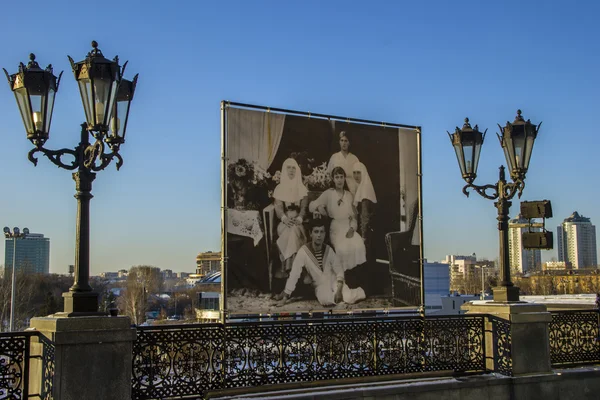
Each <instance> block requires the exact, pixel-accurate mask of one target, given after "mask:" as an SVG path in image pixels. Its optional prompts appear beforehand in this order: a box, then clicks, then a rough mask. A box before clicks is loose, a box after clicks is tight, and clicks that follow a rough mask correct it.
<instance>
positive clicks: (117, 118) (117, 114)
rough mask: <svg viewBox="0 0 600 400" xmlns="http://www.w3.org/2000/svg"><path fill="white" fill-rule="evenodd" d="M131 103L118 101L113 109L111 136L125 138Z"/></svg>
mask: <svg viewBox="0 0 600 400" xmlns="http://www.w3.org/2000/svg"><path fill="white" fill-rule="evenodd" d="M129 104H130V103H129V101H128V100H124V101H117V102H115V106H114V107H113V112H112V117H111V119H110V124H109V126H108V128H109V136H110V137H123V136H124V132H125V127H126V123H127V114H128V111H129Z"/></svg>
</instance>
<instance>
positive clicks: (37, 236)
mask: <svg viewBox="0 0 600 400" xmlns="http://www.w3.org/2000/svg"><path fill="white" fill-rule="evenodd" d="M13 240H15V239H13V238H7V239H6V240H5V241H4V266H5V268H7V269H9V270H10V269H12V264H13V249H14V243H13ZM16 240H17V252H16V258H15V269H16V270H17V272H19V271H23V272H25V273H28V274H31V273H38V274H48V273H50V238H46V237H44V235H43V234H41V233H30V234H28V235H27V236H26V237H24V238H20V239H16Z"/></svg>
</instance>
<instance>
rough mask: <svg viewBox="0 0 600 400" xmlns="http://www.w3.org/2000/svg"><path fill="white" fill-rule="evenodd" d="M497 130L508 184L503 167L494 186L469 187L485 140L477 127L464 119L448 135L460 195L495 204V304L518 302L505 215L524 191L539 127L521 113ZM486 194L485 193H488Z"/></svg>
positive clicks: (474, 176) (475, 173)
mask: <svg viewBox="0 0 600 400" xmlns="http://www.w3.org/2000/svg"><path fill="white" fill-rule="evenodd" d="M498 126H499V127H500V134H499V135H498V139H500V144H501V145H502V148H503V149H504V155H505V157H506V163H507V164H508V168H509V170H510V171H509V172H510V176H511V178H512V182H507V181H506V177H505V173H504V166H501V167H500V174H499V179H498V182H496V184H494V185H483V186H478V185H475V184H473V181H474V180H475V178H476V177H477V166H478V164H479V153H480V152H481V145H482V144H483V139H484V137H485V132H483V133H481V132H479V129H478V127H477V125H475V129H473V128H471V125H470V124H469V119H468V118H467V119H465V124H464V126H463V128H462V129H459V128H458V127H457V128H456V130H455V132H454V133H453V134H450V133H449V132H448V136H449V137H450V141H451V142H452V146H453V147H454V151H455V152H456V157H457V158H458V164H459V166H460V170H461V173H462V177H463V179H464V180H465V181H466V182H467V184H466V185H465V187H464V188H463V193H464V194H465V195H466V196H467V197H468V196H469V189H473V190H475V191H476V192H477V193H478V194H479V195H481V196H482V197H485V198H486V199H489V200H496V202H495V203H494V205H495V206H496V208H497V209H498V218H497V219H498V230H499V231H500V265H499V270H500V282H499V284H498V286H497V287H496V288H494V289H493V292H494V301H495V302H507V301H519V288H518V287H516V286H514V284H513V283H512V281H511V278H510V259H509V253H508V211H509V209H510V206H511V205H512V203H511V202H510V200H511V199H512V198H513V197H514V196H515V195H516V194H518V196H519V198H520V197H521V194H522V193H523V189H524V188H525V174H526V173H527V169H528V168H529V160H530V159H531V152H532V150H533V144H534V142H535V139H536V137H537V133H538V131H539V127H540V126H541V123H540V124H539V125H537V126H536V125H534V124H532V123H531V121H529V120H527V121H525V120H524V119H523V117H522V116H521V110H518V111H517V117H516V118H515V121H514V122H513V123H510V122H507V123H506V126H505V127H502V126H500V125H498ZM488 191H489V192H488Z"/></svg>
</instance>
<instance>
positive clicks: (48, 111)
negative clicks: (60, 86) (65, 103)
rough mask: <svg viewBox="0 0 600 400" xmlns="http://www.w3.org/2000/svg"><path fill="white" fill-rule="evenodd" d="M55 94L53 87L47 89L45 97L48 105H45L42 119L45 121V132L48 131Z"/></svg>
mask: <svg viewBox="0 0 600 400" xmlns="http://www.w3.org/2000/svg"><path fill="white" fill-rule="evenodd" d="M55 94H56V92H55V91H54V89H49V90H48V98H47V102H48V105H47V106H46V119H45V120H44V121H45V122H46V126H45V131H46V133H50V123H51V122H52V113H53V111H54V96H55Z"/></svg>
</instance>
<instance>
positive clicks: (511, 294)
mask: <svg viewBox="0 0 600 400" xmlns="http://www.w3.org/2000/svg"><path fill="white" fill-rule="evenodd" d="M492 292H493V293H494V302H496V303H506V302H513V301H519V288H518V287H517V286H498V287H495V288H493V289H492Z"/></svg>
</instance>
